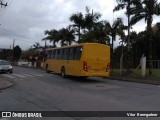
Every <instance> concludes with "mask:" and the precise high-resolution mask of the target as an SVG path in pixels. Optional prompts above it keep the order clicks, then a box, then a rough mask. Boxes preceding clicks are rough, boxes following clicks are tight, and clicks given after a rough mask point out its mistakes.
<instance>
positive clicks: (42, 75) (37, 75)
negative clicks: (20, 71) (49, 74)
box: [30, 73, 43, 76]
mask: <svg viewBox="0 0 160 120" xmlns="http://www.w3.org/2000/svg"><path fill="white" fill-rule="evenodd" d="M30 74H31V75H35V76H43V75H40V74H33V73H30Z"/></svg>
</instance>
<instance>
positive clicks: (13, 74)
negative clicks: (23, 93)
mask: <svg viewBox="0 0 160 120" xmlns="http://www.w3.org/2000/svg"><path fill="white" fill-rule="evenodd" d="M13 75H14V76H18V77H23V78H24V77H26V76H23V75H18V74H13Z"/></svg>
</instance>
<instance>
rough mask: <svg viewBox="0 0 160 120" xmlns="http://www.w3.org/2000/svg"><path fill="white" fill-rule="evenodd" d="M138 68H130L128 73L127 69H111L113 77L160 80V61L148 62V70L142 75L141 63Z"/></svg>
mask: <svg viewBox="0 0 160 120" xmlns="http://www.w3.org/2000/svg"><path fill="white" fill-rule="evenodd" d="M137 66H138V67H132V68H129V70H130V71H129V72H127V68H123V69H121V66H120V68H119V69H118V68H117V69H115V68H114V69H111V76H112V75H113V76H121V77H124V78H125V77H133V78H143V79H150V80H152V79H155V80H160V60H146V65H145V66H146V69H145V71H144V72H143V73H144V74H143V73H142V69H141V67H142V63H141V62H140V64H139V65H137Z"/></svg>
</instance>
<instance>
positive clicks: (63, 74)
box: [61, 67, 65, 78]
mask: <svg viewBox="0 0 160 120" xmlns="http://www.w3.org/2000/svg"><path fill="white" fill-rule="evenodd" d="M61 76H62V77H63V78H64V77H65V69H64V67H62V68H61Z"/></svg>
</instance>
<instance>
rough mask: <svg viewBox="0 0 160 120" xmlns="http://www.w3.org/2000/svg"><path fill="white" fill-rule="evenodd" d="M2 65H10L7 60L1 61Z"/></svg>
mask: <svg viewBox="0 0 160 120" xmlns="http://www.w3.org/2000/svg"><path fill="white" fill-rule="evenodd" d="M0 65H10V64H9V62H7V61H0Z"/></svg>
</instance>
